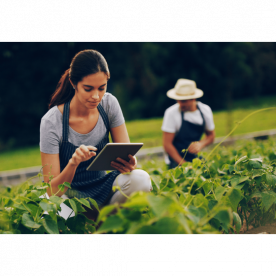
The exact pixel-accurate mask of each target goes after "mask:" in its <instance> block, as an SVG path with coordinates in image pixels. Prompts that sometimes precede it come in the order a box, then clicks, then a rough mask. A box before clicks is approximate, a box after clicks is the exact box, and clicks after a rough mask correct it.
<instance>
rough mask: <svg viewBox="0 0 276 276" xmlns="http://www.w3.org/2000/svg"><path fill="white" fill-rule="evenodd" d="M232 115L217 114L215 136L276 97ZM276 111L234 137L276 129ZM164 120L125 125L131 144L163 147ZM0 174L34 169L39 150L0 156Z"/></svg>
mask: <svg viewBox="0 0 276 276" xmlns="http://www.w3.org/2000/svg"><path fill="white" fill-rule="evenodd" d="M233 106H234V109H233V111H232V112H231V115H230V116H231V118H232V122H233V123H232V125H230V126H229V123H227V122H228V118H229V113H228V112H227V111H216V112H214V122H215V126H216V129H215V131H216V137H221V136H225V135H226V134H228V133H229V132H230V130H231V129H232V128H233V127H234V126H235V123H236V122H238V121H240V120H242V119H243V118H244V117H246V116H247V115H248V114H250V113H251V112H253V111H254V110H257V109H261V108H265V107H273V106H276V97H264V98H262V99H261V100H260V101H259V103H258V104H254V102H253V100H246V101H245V100H243V101H238V102H236V103H234V105H233ZM275 117H276V111H275V110H268V111H264V112H260V113H258V114H255V115H253V116H251V117H250V118H248V119H247V120H246V121H245V122H244V123H243V124H242V125H241V126H239V127H238V128H237V129H236V131H235V132H234V133H233V135H237V134H245V133H249V132H256V131H262V130H269V129H275V128H276V121H275ZM162 120H163V118H153V119H147V120H135V121H129V122H126V125H127V129H128V134H129V137H130V141H131V142H143V143H144V147H143V148H149V147H157V146H162V131H161V125H162ZM0 164H1V165H0V171H5V170H12V169H20V168H26V167H32V166H40V165H41V160H40V151H39V147H37V146H36V147H29V148H22V149H17V150H12V151H8V152H1V153H0Z"/></svg>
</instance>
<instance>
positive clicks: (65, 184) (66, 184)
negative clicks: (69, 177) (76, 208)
mask: <svg viewBox="0 0 276 276" xmlns="http://www.w3.org/2000/svg"><path fill="white" fill-rule="evenodd" d="M63 185H64V186H65V187H67V188H69V189H71V184H70V183H69V182H64V183H63Z"/></svg>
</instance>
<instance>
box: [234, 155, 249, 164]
mask: <svg viewBox="0 0 276 276" xmlns="http://www.w3.org/2000/svg"><path fill="white" fill-rule="evenodd" d="M245 159H247V156H246V155H245V156H243V157H241V158H240V159H239V160H238V161H236V163H235V165H238V164H239V163H240V162H242V161H244V160H245Z"/></svg>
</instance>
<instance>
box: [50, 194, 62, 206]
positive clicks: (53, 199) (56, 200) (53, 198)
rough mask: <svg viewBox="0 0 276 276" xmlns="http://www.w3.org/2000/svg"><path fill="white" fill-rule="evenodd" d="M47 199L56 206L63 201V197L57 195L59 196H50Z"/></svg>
mask: <svg viewBox="0 0 276 276" xmlns="http://www.w3.org/2000/svg"><path fill="white" fill-rule="evenodd" d="M49 201H51V202H52V203H54V204H56V205H57V207H59V206H60V204H61V203H63V202H64V201H65V199H63V198H61V197H59V196H51V197H50V198H49Z"/></svg>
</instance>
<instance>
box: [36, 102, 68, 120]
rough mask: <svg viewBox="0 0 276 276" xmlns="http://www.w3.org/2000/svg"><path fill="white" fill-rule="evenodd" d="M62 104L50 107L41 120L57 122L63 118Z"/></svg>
mask: <svg viewBox="0 0 276 276" xmlns="http://www.w3.org/2000/svg"><path fill="white" fill-rule="evenodd" d="M59 107H60V106H56V105H55V106H53V107H52V108H50V109H49V110H48V111H47V113H46V114H45V115H44V116H43V117H42V119H41V121H51V122H52V123H55V122H57V121H60V120H61V119H62V112H63V105H62V109H60V108H59Z"/></svg>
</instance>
